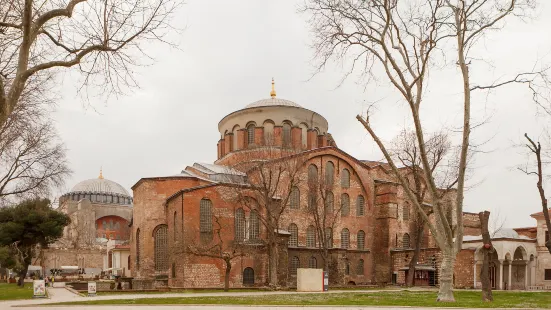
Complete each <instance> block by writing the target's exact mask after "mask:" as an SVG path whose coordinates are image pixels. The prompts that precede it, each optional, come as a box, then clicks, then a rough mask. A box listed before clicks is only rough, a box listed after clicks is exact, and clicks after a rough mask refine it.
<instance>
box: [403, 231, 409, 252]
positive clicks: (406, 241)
mask: <svg viewBox="0 0 551 310" xmlns="http://www.w3.org/2000/svg"><path fill="white" fill-rule="evenodd" d="M409 246H410V244H409V235H408V234H404V237H403V238H402V248H404V249H409Z"/></svg>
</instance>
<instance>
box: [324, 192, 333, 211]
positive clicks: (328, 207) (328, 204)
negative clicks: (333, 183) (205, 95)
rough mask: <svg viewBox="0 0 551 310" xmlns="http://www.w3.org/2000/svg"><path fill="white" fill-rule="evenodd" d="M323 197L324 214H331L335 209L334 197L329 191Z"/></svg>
mask: <svg viewBox="0 0 551 310" xmlns="http://www.w3.org/2000/svg"><path fill="white" fill-rule="evenodd" d="M325 195H326V196H325V212H326V213H332V212H333V209H334V208H335V197H334V195H333V192H331V191H327V192H326V194H325Z"/></svg>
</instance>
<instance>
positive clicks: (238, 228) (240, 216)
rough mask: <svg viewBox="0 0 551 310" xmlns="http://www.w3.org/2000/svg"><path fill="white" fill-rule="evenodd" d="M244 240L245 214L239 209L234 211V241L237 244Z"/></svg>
mask: <svg viewBox="0 0 551 310" xmlns="http://www.w3.org/2000/svg"><path fill="white" fill-rule="evenodd" d="M243 239H245V212H244V211H243V209H241V208H239V209H237V210H236V211H235V240H236V241H238V242H241V241H243Z"/></svg>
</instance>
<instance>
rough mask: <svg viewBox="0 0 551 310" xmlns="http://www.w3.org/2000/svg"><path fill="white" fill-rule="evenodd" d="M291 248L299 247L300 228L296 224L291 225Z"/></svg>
mask: <svg viewBox="0 0 551 310" xmlns="http://www.w3.org/2000/svg"><path fill="white" fill-rule="evenodd" d="M289 233H290V234H291V236H290V237H289V246H293V247H297V246H298V227H297V225H296V224H294V223H293V224H291V225H289Z"/></svg>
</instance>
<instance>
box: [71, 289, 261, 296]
mask: <svg viewBox="0 0 551 310" xmlns="http://www.w3.org/2000/svg"><path fill="white" fill-rule="evenodd" d="M258 291H259V290H252V289H230V290H229V291H228V292H231V293H234V292H258ZM223 292H224V290H223V289H204V290H193V289H183V290H169V291H144V292H140V291H132V290H128V291H122V290H121V291H105V292H98V293H97V295H98V296H106V295H135V294H148V295H149V294H151V295H154V294H157V295H162V294H193V293H223ZM79 293H82V294H84V295H87V294H88V293H87V292H86V291H79Z"/></svg>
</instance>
